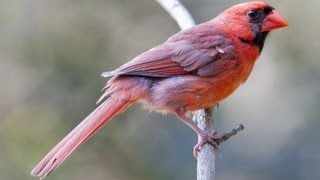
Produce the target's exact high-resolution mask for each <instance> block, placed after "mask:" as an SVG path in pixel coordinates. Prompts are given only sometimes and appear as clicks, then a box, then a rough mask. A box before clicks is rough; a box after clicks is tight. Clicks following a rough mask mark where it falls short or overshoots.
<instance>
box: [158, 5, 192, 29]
mask: <svg viewBox="0 0 320 180" xmlns="http://www.w3.org/2000/svg"><path fill="white" fill-rule="evenodd" d="M156 1H157V2H158V3H159V4H160V5H161V6H162V7H163V8H164V9H165V10H166V11H167V12H168V13H169V14H170V15H171V17H172V18H173V19H174V20H175V21H176V22H177V24H178V25H179V27H180V29H181V30H185V29H188V28H190V27H192V26H194V25H195V22H194V20H193V18H192V16H191V15H190V13H189V12H188V10H187V9H186V8H185V7H184V6H183V5H182V4H181V3H180V2H179V1H178V0H156Z"/></svg>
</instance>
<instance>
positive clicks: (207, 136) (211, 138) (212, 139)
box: [177, 111, 221, 157]
mask: <svg viewBox="0 0 320 180" xmlns="http://www.w3.org/2000/svg"><path fill="white" fill-rule="evenodd" d="M185 114H186V113H185V112H183V111H178V112H177V116H178V117H179V118H180V119H181V120H182V121H183V122H184V123H186V124H187V125H188V126H189V127H191V129H193V130H194V131H195V132H196V133H197V134H198V135H199V136H200V137H201V140H200V142H198V143H197V144H196V145H195V146H194V148H193V156H194V157H197V154H198V152H199V150H200V148H201V147H202V146H203V145H204V144H206V143H210V144H211V145H212V146H213V147H214V149H215V150H218V151H219V150H220V147H219V144H218V142H217V141H216V140H217V139H219V138H220V137H221V135H219V134H217V132H216V131H215V130H213V131H206V130H202V129H200V128H199V127H198V126H197V125H196V124H195V123H193V121H192V120H191V119H190V118H188V117H187V116H186V115H185Z"/></svg>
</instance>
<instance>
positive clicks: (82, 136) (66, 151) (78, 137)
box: [31, 96, 132, 178]
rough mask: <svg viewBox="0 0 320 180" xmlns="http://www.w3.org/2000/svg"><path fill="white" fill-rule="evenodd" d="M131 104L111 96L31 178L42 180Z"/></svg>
mask: <svg viewBox="0 0 320 180" xmlns="http://www.w3.org/2000/svg"><path fill="white" fill-rule="evenodd" d="M130 104H132V100H127V99H118V98H113V97H112V96H111V97H110V98H109V99H107V100H106V101H105V102H103V103H102V104H101V105H100V106H99V107H97V108H96V109H95V110H94V111H93V112H92V113H91V114H90V115H88V116H87V117H86V118H85V119H84V120H83V121H82V122H81V123H80V124H79V125H78V126H77V127H76V128H74V129H73V130H72V131H71V132H70V133H69V134H68V135H67V136H66V137H65V138H64V139H62V140H61V141H60V142H59V143H58V144H57V145H56V146H55V147H54V148H53V149H52V150H51V151H50V152H49V153H48V154H47V155H46V156H45V157H44V158H43V159H42V160H41V161H40V162H39V163H38V165H37V166H36V167H35V168H34V169H33V170H32V172H31V174H32V175H33V176H38V177H40V178H44V177H46V176H48V175H49V174H50V173H51V172H52V171H54V170H55V169H56V168H57V167H58V166H59V165H60V164H61V163H62V162H63V161H64V160H65V159H66V158H67V157H68V156H69V155H70V154H71V153H72V152H73V151H75V150H76V149H77V148H78V147H79V146H80V145H81V144H83V143H84V142H85V141H87V140H88V139H89V138H90V137H91V136H92V135H94V134H95V133H96V132H97V131H98V130H99V129H100V128H101V127H102V126H103V125H105V124H106V123H108V122H109V121H110V120H111V119H112V118H113V117H114V116H116V115H117V114H119V113H121V112H122V111H124V110H125V109H127V108H128V106H129V105H130Z"/></svg>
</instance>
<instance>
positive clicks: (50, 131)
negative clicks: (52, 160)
mask: <svg viewBox="0 0 320 180" xmlns="http://www.w3.org/2000/svg"><path fill="white" fill-rule="evenodd" d="M239 2H243V1H240V0H233V1H218V0H210V1H209V0H197V1H195V0H183V1H182V3H184V4H185V5H186V6H187V8H188V9H189V10H190V11H191V13H192V15H193V16H194V18H195V19H196V21H197V22H198V23H200V22H203V21H206V20H209V19H211V18H212V17H215V16H216V15H217V14H219V13H220V12H221V11H222V10H224V9H225V8H227V7H229V6H230V5H232V4H236V3H239ZM270 3H271V4H272V5H273V6H275V7H276V8H277V10H278V11H279V12H280V13H281V14H282V15H283V16H284V17H286V18H287V20H288V21H289V23H290V26H289V27H288V28H285V29H281V30H279V31H275V32H273V33H272V34H271V37H269V39H268V41H267V43H266V46H265V49H264V51H263V53H262V55H261V58H260V60H259V61H258V62H257V63H256V67H255V69H254V71H253V73H252V76H251V77H250V78H249V80H248V82H247V83H246V84H245V85H244V86H242V87H241V88H240V89H239V90H238V91H237V92H236V93H235V94H234V95H232V96H231V97H230V98H228V99H227V100H226V101H224V102H222V103H221V104H220V108H219V109H218V111H217V113H216V118H217V121H216V123H217V128H218V129H219V130H220V131H222V130H227V129H230V128H232V127H233V126H234V125H235V124H237V123H243V124H244V125H245V126H246V129H245V131H243V132H241V133H239V135H237V136H235V137H233V138H232V139H230V140H229V141H228V142H226V143H225V144H223V145H222V153H221V156H220V157H218V158H217V178H218V179H219V180H230V179H237V180H251V179H252V180H255V179H262V180H267V179H268V180H269V179H270V180H271V179H272V180H283V179H291V180H302V179H308V180H311V179H319V177H320V171H319V169H320V153H319V150H320V141H319V137H320V118H319V117H320V111H319V107H320V83H319V82H320V60H319V57H320V51H319V49H320V41H319V32H320V22H319V20H318V18H317V17H318V16H319V6H320V1H315V0H313V1H308V2H305V1H289V0H286V1H276V0H272V1H270ZM177 31H179V29H178V27H177V26H176V24H175V22H174V21H173V20H172V19H171V18H170V17H169V15H168V14H167V13H166V12H165V11H164V10H162V9H161V7H160V6H159V5H158V4H157V3H156V2H155V1H153V0H135V1H133V0H121V1H119V0H92V1H82V0H77V1H76V0H69V1H68V0H3V1H2V2H1V7H0V82H1V88H0V179H1V180H2V179H3V180H5V179H8V180H9V179H10V180H11V179H14V180H19V179H23V180H26V179H34V178H33V177H31V176H30V175H29V173H30V170H31V169H32V168H33V166H34V165H35V164H36V163H37V162H38V161H39V160H40V159H41V158H42V157H43V155H45V153H47V152H48V151H49V150H50V148H52V147H53V146H54V145H55V144H56V143H57V142H58V141H59V140H60V139H61V138H62V137H64V136H65V135H66V134H67V133H68V132H69V131H70V130H71V129H72V128H73V127H74V126H75V125H76V124H78V123H79V122H80V121H81V119H82V118H84V117H85V116H86V115H87V114H88V113H89V112H90V111H91V110H93V109H94V107H95V101H96V99H97V98H98V97H99V96H100V95H101V92H100V89H101V88H102V87H103V86H104V84H105V81H106V80H105V79H103V78H101V77H99V75H100V73H101V72H103V71H106V70H112V69H114V68H116V67H117V66H119V65H121V64H123V63H125V62H126V61H128V60H130V59H131V58H133V57H135V56H136V55H138V54H139V53H142V52H143V51H145V50H147V49H149V48H151V47H153V46H155V45H157V44H159V43H161V42H162V41H164V40H166V39H167V38H168V37H169V36H170V35H172V34H174V33H176V32H177ZM195 143H196V135H195V134H194V133H193V132H192V131H191V129H189V128H188V127H187V126H185V125H184V124H183V123H181V122H180V121H179V120H177V119H176V118H175V117H174V116H166V117H162V116H161V115H157V114H148V112H146V111H144V110H141V109H140V107H139V106H134V107H132V108H130V109H129V110H128V111H126V113H124V114H122V115H120V116H118V117H117V118H116V119H115V120H114V121H112V122H111V123H110V124H109V125H108V126H106V127H105V128H103V130H102V131H101V132H100V133H98V134H97V135H95V136H94V137H93V138H92V139H91V140H90V141H89V142H87V143H86V144H85V145H83V146H82V147H81V148H80V149H79V150H78V151H76V153H74V154H73V155H72V156H71V157H70V158H68V159H67V160H66V161H65V163H64V164H63V165H62V166H61V167H60V168H59V169H58V170H57V171H56V172H55V173H54V174H52V175H51V176H50V177H49V178H48V179H52V180H54V179H69V180H73V179H74V180H80V179H91V180H98V179H99V180H100V179H109V180H135V179H136V180H138V179H139V180H140V179H153V180H163V179H184V180H191V179H195V167H196V161H195V160H194V158H193V157H192V153H191V152H192V147H193V145H194V144H195Z"/></svg>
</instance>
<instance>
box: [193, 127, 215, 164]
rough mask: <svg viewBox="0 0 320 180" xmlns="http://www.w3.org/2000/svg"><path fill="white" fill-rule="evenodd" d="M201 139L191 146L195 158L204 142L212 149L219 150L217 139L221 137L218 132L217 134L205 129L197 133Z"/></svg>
mask: <svg viewBox="0 0 320 180" xmlns="http://www.w3.org/2000/svg"><path fill="white" fill-rule="evenodd" d="M199 136H200V137H201V140H200V141H199V142H198V143H197V144H196V145H195V146H194V148H193V156H194V157H195V158H196V159H197V157H198V152H199V151H200V149H201V147H202V146H203V145H205V144H206V143H209V144H211V145H212V146H213V148H214V150H216V151H218V152H220V146H219V143H218V142H217V140H218V139H219V138H221V135H220V134H217V132H216V131H205V132H203V133H201V134H199Z"/></svg>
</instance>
